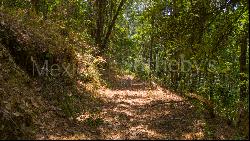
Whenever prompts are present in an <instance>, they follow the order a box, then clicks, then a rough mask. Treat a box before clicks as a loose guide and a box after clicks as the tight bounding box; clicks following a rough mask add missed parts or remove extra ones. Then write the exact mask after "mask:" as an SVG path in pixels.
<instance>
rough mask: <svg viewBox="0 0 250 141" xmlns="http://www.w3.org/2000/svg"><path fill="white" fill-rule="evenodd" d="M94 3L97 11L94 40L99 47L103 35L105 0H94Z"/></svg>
mask: <svg viewBox="0 0 250 141" xmlns="http://www.w3.org/2000/svg"><path fill="white" fill-rule="evenodd" d="M95 4H96V11H97V19H96V35H95V42H96V44H97V46H98V47H100V46H101V44H102V37H103V29H104V20H105V19H104V17H105V16H104V13H105V7H106V0H96V3H95Z"/></svg>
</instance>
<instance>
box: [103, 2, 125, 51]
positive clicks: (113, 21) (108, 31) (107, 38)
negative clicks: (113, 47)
mask: <svg viewBox="0 0 250 141" xmlns="http://www.w3.org/2000/svg"><path fill="white" fill-rule="evenodd" d="M125 2H126V0H121V2H120V4H119V6H118V8H117V10H116V13H115V15H114V17H113V19H112V21H111V23H110V24H109V26H108V30H107V33H106V35H105V38H104V40H103V43H102V45H101V48H100V49H101V53H103V52H104V50H105V49H106V46H107V43H108V40H109V36H110V34H111V32H112V29H113V27H114V25H115V22H116V19H117V17H118V15H119V13H120V11H121V10H122V7H123V5H124V4H125Z"/></svg>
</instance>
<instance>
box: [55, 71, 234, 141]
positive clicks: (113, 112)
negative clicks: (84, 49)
mask: <svg viewBox="0 0 250 141" xmlns="http://www.w3.org/2000/svg"><path fill="white" fill-rule="evenodd" d="M105 76H106V78H105V80H106V81H107V83H109V85H108V88H105V87H103V88H100V89H99V90H98V93H99V96H100V99H102V100H101V101H102V103H99V107H98V108H99V110H98V111H97V112H92V113H88V112H83V113H82V114H81V115H79V117H78V118H77V120H76V121H74V122H72V124H68V127H67V126H65V128H64V129H65V130H66V131H65V132H64V133H65V134H63V135H56V134H54V135H53V137H50V139H140V140H141V139H224V138H228V137H230V136H229V135H232V131H231V130H230V129H229V128H225V127H224V125H225V124H223V122H222V121H221V120H214V119H207V118H205V116H206V115H205V114H204V113H202V112H200V111H199V110H198V109H197V108H196V107H195V106H194V105H192V104H191V102H190V101H187V100H186V99H185V98H183V97H181V96H179V95H177V94H176V93H173V92H171V91H169V90H167V89H164V88H162V87H160V86H156V87H155V88H154V89H152V88H150V87H148V85H146V83H145V82H143V81H140V80H138V79H134V78H132V77H131V76H117V75H114V74H112V75H107V74H105ZM107 76H110V78H108V77H107ZM131 82H132V83H131ZM140 84H142V85H140ZM92 106H95V105H92ZM212 121H217V122H215V123H213V122H212ZM209 124H211V125H213V129H214V131H215V132H214V133H212V134H208V133H207V131H206V130H207V127H208V126H207V125H209ZM218 125H220V127H219V126H218ZM58 126H59V125H58ZM66 133H67V134H66Z"/></svg>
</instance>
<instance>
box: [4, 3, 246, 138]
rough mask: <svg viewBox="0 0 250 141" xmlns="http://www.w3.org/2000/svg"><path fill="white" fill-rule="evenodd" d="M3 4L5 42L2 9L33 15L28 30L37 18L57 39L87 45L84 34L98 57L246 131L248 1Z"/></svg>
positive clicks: (92, 51)
mask: <svg viewBox="0 0 250 141" xmlns="http://www.w3.org/2000/svg"><path fill="white" fill-rule="evenodd" d="M0 3H1V7H0V12H1V13H0V14H1V21H2V22H1V24H0V25H1V26H0V27H1V29H0V30H2V31H1V32H0V33H1V40H0V41H1V43H2V44H3V45H9V44H6V41H4V40H2V38H4V39H5V37H4V36H5V34H2V33H4V30H3V29H4V28H5V22H3V21H4V20H2V19H4V17H5V14H6V15H7V14H9V15H14V16H16V17H18V16H19V17H23V18H22V19H20V21H24V22H25V21H31V20H32V21H33V23H28V22H27V27H28V28H29V25H32V24H33V25H34V23H35V24H36V23H37V25H35V26H37V29H39V26H40V25H43V22H44V23H45V22H46V23H55V25H54V26H55V27H54V26H53V27H52V26H51V29H52V30H51V34H54V33H53V32H54V31H53V29H56V30H55V31H56V32H57V31H58V33H59V34H60V39H58V40H60V43H59V44H60V45H62V46H63V45H65V46H66V45H69V46H72V47H73V48H77V49H80V50H84V49H83V48H82V41H83V40H84V42H85V41H86V42H87V43H88V44H89V45H90V48H91V49H90V51H89V53H91V54H92V55H93V56H94V57H98V56H102V57H103V58H104V59H105V60H106V62H107V64H109V65H110V66H111V65H115V66H116V67H117V68H119V69H121V70H123V71H125V72H127V73H130V74H134V75H136V76H137V77H139V78H141V79H143V80H145V81H149V82H150V83H157V84H160V85H161V86H163V87H166V88H168V89H171V90H173V91H175V92H177V93H180V94H181V95H183V96H187V97H191V98H194V99H196V100H198V101H199V102H194V103H195V104H197V105H198V107H200V108H201V109H203V110H204V109H205V110H208V111H209V114H210V115H211V116H212V117H213V116H220V117H223V118H225V119H227V120H228V122H229V123H230V124H231V125H234V126H239V127H241V126H243V127H244V130H245V128H246V124H248V118H249V116H248V113H249V96H248V93H249V86H248V85H249V33H248V31H249V1H248V0H2V1H1V2H0ZM24 22H23V24H24ZM44 27H46V25H45V26H44ZM2 28H3V29H2ZM30 29H31V28H30ZM34 29H35V28H34ZM32 30H33V28H32ZM48 30H49V29H48ZM34 31H35V30H34ZM46 31H47V30H46ZM48 32H49V31H48ZM48 35H50V34H49V33H48ZM45 36H47V33H46V35H45ZM56 36H57V34H55V36H52V37H54V39H52V40H57V38H56ZM78 37H79V38H78ZM49 38H50V37H49ZM6 39H7V38H6ZM61 40H63V41H62V42H61ZM45 41H47V40H45ZM58 42H59V41H58ZM66 42H67V44H66ZM52 44H53V43H52ZM55 50H56V49H55ZM58 50H59V48H58ZM86 50H89V49H86ZM62 52H63V51H62ZM69 52H70V51H69ZM58 53H61V51H58ZM38 54H39V53H38ZM51 54H53V53H51ZM107 64H106V65H101V66H98V67H107V66H109V65H107ZM1 83H2V82H1ZM247 126H248V125H247ZM247 128H248V127H247ZM247 134H248V129H247Z"/></svg>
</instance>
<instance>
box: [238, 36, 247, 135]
mask: <svg viewBox="0 0 250 141" xmlns="http://www.w3.org/2000/svg"><path fill="white" fill-rule="evenodd" d="M247 39H248V32H245V33H244V34H243V36H242V37H241V40H240V49H241V55H240V60H239V61H240V105H239V120H238V127H240V128H241V130H243V132H245V131H246V130H249V127H248V123H249V115H248V114H249V112H248V111H247V110H246V109H245V108H244V107H243V105H244V101H245V99H246V98H247V97H248V92H247V83H246V82H247V79H248V77H247V75H248V73H247V44H248V41H247ZM246 134H248V133H246Z"/></svg>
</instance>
